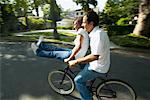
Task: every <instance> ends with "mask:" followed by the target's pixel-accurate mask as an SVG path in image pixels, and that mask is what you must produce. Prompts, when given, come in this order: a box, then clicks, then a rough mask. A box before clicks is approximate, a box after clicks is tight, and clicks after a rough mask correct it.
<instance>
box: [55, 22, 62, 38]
mask: <svg viewBox="0 0 150 100" xmlns="http://www.w3.org/2000/svg"><path fill="white" fill-rule="evenodd" d="M53 35H54V38H55V39H60V37H59V34H58V32H57V23H56V21H54V32H53Z"/></svg>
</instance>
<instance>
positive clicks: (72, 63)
mask: <svg viewBox="0 0 150 100" xmlns="http://www.w3.org/2000/svg"><path fill="white" fill-rule="evenodd" d="M76 64H78V61H77V60H71V61H69V62H68V65H69V67H74V66H75V65H76Z"/></svg>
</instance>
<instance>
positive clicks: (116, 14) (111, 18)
mask: <svg viewBox="0 0 150 100" xmlns="http://www.w3.org/2000/svg"><path fill="white" fill-rule="evenodd" d="M139 4H140V2H139V0H108V1H107V3H106V5H105V8H104V10H103V12H102V16H105V17H103V18H104V23H106V24H116V22H117V21H118V20H119V19H120V18H126V17H128V18H129V19H130V20H132V19H133V17H134V16H135V15H137V14H138V9H139Z"/></svg>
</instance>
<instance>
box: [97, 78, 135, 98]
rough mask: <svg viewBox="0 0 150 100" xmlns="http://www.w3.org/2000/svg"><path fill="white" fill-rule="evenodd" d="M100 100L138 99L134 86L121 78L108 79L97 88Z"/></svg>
mask: <svg viewBox="0 0 150 100" xmlns="http://www.w3.org/2000/svg"><path fill="white" fill-rule="evenodd" d="M96 94H97V98H98V100H136V93H135V91H134V90H133V88H132V87H131V86H130V85H129V84H127V83H125V82H123V81H121V80H115V79H112V80H108V81H105V82H103V83H102V84H100V85H99V86H98V88H97V92H96Z"/></svg>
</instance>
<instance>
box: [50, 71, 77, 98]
mask: <svg viewBox="0 0 150 100" xmlns="http://www.w3.org/2000/svg"><path fill="white" fill-rule="evenodd" d="M48 83H49V85H50V86H51V88H52V89H53V90H54V91H55V92H57V93H59V94H63V95H67V94H70V93H72V92H73V90H74V88H75V85H74V82H73V80H72V78H71V77H70V76H69V75H68V74H65V73H64V72H63V71H52V72H50V73H49V74H48Z"/></svg>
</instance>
